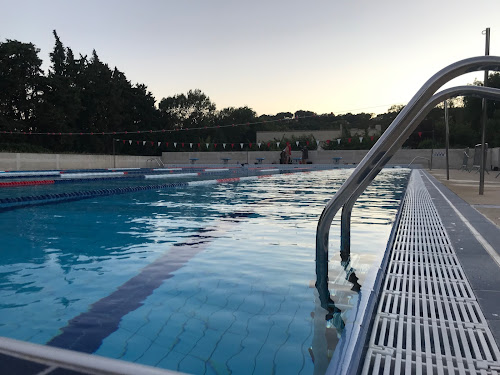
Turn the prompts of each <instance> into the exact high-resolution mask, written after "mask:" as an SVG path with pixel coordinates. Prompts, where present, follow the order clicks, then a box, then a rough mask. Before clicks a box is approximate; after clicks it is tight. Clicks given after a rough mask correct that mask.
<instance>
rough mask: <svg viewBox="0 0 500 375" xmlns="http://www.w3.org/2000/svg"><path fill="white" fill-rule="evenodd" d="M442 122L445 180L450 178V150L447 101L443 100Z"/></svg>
mask: <svg viewBox="0 0 500 375" xmlns="http://www.w3.org/2000/svg"><path fill="white" fill-rule="evenodd" d="M444 124H445V126H446V180H448V181H449V180H450V159H449V158H448V151H449V150H450V126H449V125H448V101H447V100H445V101H444Z"/></svg>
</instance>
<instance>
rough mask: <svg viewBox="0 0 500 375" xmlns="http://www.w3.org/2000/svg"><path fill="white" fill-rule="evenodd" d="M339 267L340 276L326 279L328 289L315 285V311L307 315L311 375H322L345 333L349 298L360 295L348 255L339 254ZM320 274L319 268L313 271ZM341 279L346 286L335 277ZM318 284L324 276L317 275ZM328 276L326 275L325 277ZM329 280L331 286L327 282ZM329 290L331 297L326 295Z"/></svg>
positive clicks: (341, 252) (347, 253)
mask: <svg viewBox="0 0 500 375" xmlns="http://www.w3.org/2000/svg"><path fill="white" fill-rule="evenodd" d="M340 266H341V267H342V269H343V272H342V273H340V274H339V273H337V276H336V277H335V276H333V274H332V275H331V276H333V278H330V277H328V280H329V282H328V285H329V288H328V289H327V290H322V288H320V287H318V283H316V290H315V293H314V295H315V310H314V311H313V312H311V317H312V318H313V322H314V324H313V327H314V328H313V329H314V333H313V341H312V345H311V347H310V348H309V354H310V356H311V360H312V361H313V363H314V374H315V375H316V374H318V375H319V374H321V375H322V374H324V373H325V372H326V370H327V368H328V365H329V363H330V360H331V359H332V356H333V352H334V351H335V348H336V346H337V344H338V342H339V340H340V338H341V336H342V333H343V332H344V329H345V315H346V314H347V312H348V311H349V310H350V309H351V308H352V307H354V306H353V303H352V302H353V298H352V297H353V295H357V294H359V293H360V292H361V284H360V283H359V277H358V276H357V275H356V269H355V268H354V267H353V266H352V263H351V255H350V251H340ZM316 270H317V272H321V271H320V270H321V268H317V269H316ZM341 275H342V276H344V278H345V280H347V281H348V284H346V283H345V281H344V280H342V279H341V278H340V277H339V276H341ZM317 276H318V280H319V279H320V277H321V278H322V277H324V275H317ZM329 276H330V275H329ZM332 280H333V282H331V281H332ZM330 287H331V289H332V291H333V293H334V295H333V298H332V295H331V294H330V290H329V289H330Z"/></svg>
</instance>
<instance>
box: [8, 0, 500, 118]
mask: <svg viewBox="0 0 500 375" xmlns="http://www.w3.org/2000/svg"><path fill="white" fill-rule="evenodd" d="M0 6H1V7H0V9H1V12H0V41H2V42H3V41H5V40H6V39H14V40H19V41H21V42H32V43H33V44H35V45H36V47H38V48H40V49H41V52H40V54H39V56H40V58H42V60H43V61H44V65H43V68H44V70H45V71H47V69H48V67H49V53H50V52H51V51H52V49H53V47H54V38H53V35H52V30H54V29H55V30H57V33H58V34H59V37H60V38H61V41H62V42H63V44H64V46H65V47H71V49H72V50H73V52H74V54H75V56H78V55H79V54H80V53H81V54H82V55H88V56H90V55H91V53H92V50H93V49H95V50H96V51H97V54H98V55H99V57H100V58H101V60H102V61H103V62H105V63H107V64H109V66H110V67H111V68H114V66H116V67H118V69H119V70H121V71H123V72H124V73H125V74H126V76H127V78H128V79H129V80H130V81H132V83H144V84H146V85H147V86H148V89H149V90H150V91H151V92H152V94H153V95H154V97H155V99H156V100H157V102H159V101H160V100H161V99H162V98H163V97H167V96H172V95H175V94H179V93H186V92H187V91H188V90H190V89H196V88H199V89H201V90H202V91H203V92H204V93H205V94H207V95H208V96H209V97H210V99H211V100H212V101H213V102H214V103H215V104H216V105H217V109H223V108H225V107H241V106H248V107H250V108H252V109H253V110H255V111H256V112H257V114H259V115H261V114H276V113H278V112H295V111H297V110H310V111H314V112H316V113H318V114H321V113H330V112H334V113H336V114H339V113H346V112H353V113H356V112H368V113H382V112H385V111H386V110H387V109H388V107H389V106H390V105H392V104H406V103H407V102H408V101H409V100H410V98H411V97H412V96H413V95H414V94H415V92H416V91H417V90H418V89H419V88H420V86H421V85H422V84H423V83H424V82H425V81H426V80H427V79H428V78H430V77H431V76H432V75H433V74H434V73H436V72H437V71H438V70H440V69H441V68H444V67H445V66H447V65H449V64H451V63H453V62H455V61H457V60H460V59H463V58H467V57H472V56H479V55H484V44H485V37H484V35H482V30H484V29H485V28H486V27H490V28H491V47H490V54H491V55H495V54H496V55H500V1H499V0H476V1H474V2H466V1H457V0H439V1H436V0H419V1H404V0H330V1H304V0H302V1H297V0H286V1H285V0H276V1H273V0H266V1H262V0H252V1H237V0H232V1H229V0H175V1H174V0H172V1H170V0H143V1H135V0H134V1H132V0H99V1H96V0H85V1H81V0H71V1H70V0H64V1H63V0H44V1H42V0H17V1H15V2H14V1H11V0H0ZM475 77H477V78H480V79H482V73H475V74H471V75H467V76H464V77H462V78H460V79H457V80H455V81H454V83H455V84H466V83H472V82H473V80H474V78H475ZM448 86H450V85H448Z"/></svg>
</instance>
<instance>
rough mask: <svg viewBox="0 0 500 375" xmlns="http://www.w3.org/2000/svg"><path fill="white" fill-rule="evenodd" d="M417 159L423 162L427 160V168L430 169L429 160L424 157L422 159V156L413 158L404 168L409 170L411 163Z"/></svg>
mask: <svg viewBox="0 0 500 375" xmlns="http://www.w3.org/2000/svg"><path fill="white" fill-rule="evenodd" d="M417 159H425V160H427V167H428V168H429V169H430V167H431V159H429V158H426V157H423V156H415V157H414V158H413V160H412V161H410V164H408V165H407V166H406V168H410V165H412V164H413V162H414V161H415V160H417Z"/></svg>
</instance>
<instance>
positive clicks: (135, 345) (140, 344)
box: [121, 335, 152, 362]
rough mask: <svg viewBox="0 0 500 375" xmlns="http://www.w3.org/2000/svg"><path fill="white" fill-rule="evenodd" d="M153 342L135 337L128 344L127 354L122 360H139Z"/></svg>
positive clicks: (126, 347)
mask: <svg viewBox="0 0 500 375" xmlns="http://www.w3.org/2000/svg"><path fill="white" fill-rule="evenodd" d="M151 344H152V342H151V340H150V339H148V338H146V337H143V336H140V335H134V336H133V337H132V338H131V339H130V340H128V341H127V342H126V345H125V353H124V354H123V356H122V357H121V359H123V360H125V361H130V362H135V361H136V360H137V359H138V358H140V357H142V356H143V355H144V353H145V352H146V351H147V350H148V349H149V347H150V346H151Z"/></svg>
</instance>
